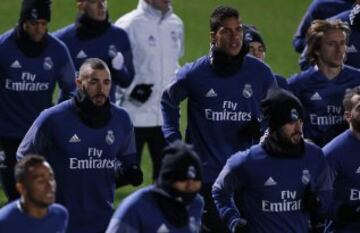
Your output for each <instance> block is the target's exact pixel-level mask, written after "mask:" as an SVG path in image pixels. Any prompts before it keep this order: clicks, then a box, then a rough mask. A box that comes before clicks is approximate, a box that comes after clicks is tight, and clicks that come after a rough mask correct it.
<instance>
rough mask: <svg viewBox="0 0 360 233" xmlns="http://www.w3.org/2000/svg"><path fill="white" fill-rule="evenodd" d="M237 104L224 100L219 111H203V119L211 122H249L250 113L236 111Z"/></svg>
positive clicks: (207, 109)
mask: <svg viewBox="0 0 360 233" xmlns="http://www.w3.org/2000/svg"><path fill="white" fill-rule="evenodd" d="M237 108H238V103H236V102H233V101H229V100H225V101H223V103H222V110H221V111H214V110H213V109H210V108H206V109H205V118H206V119H207V120H211V121H250V120H251V112H242V111H238V110H237Z"/></svg>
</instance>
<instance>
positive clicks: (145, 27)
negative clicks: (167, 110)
mask: <svg viewBox="0 0 360 233" xmlns="http://www.w3.org/2000/svg"><path fill="white" fill-rule="evenodd" d="M115 25H116V26H118V27H121V28H123V29H124V30H125V31H126V32H127V33H128V36H129V39H130V44H131V49H132V54H133V57H134V58H133V63H134V67H135V77H134V81H133V82H132V84H131V85H130V87H129V88H127V89H126V90H125V98H124V100H123V103H122V106H123V107H124V108H125V109H126V110H127V111H128V112H129V114H130V116H131V118H132V121H133V123H134V126H135V127H153V126H161V125H162V124H163V119H162V115H161V110H160V100H161V95H162V92H163V90H164V89H165V87H166V86H167V85H168V84H169V83H170V80H171V78H172V77H173V76H174V73H175V71H176V69H177V68H178V59H179V58H180V57H181V56H182V55H183V52H184V47H183V43H184V39H183V38H184V26H183V22H182V21H181V19H180V18H179V17H178V16H176V15H175V14H174V13H173V11H172V9H170V10H169V11H168V12H167V13H166V14H165V15H164V16H163V15H162V13H161V11H159V10H156V9H154V8H153V7H151V6H150V5H149V4H148V3H146V2H145V1H144V0H139V4H138V6H137V9H135V10H133V11H131V12H129V13H127V14H126V15H124V16H122V17H121V18H119V19H118V20H117V21H116V23H115ZM140 83H146V84H154V86H153V87H152V90H153V92H152V94H151V96H150V98H149V99H148V100H147V101H146V102H145V103H143V104H141V103H139V102H136V101H134V100H132V99H131V98H129V94H130V93H131V91H132V89H133V88H134V86H135V85H137V84H140Z"/></svg>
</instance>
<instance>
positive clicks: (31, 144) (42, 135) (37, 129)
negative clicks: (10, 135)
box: [16, 110, 51, 160]
mask: <svg viewBox="0 0 360 233" xmlns="http://www.w3.org/2000/svg"><path fill="white" fill-rule="evenodd" d="M45 112H46V110H45ZM43 115H44V112H43V113H41V114H40V116H39V117H38V118H37V119H36V120H35V121H34V123H33V125H32V126H31V127H30V129H29V130H28V132H27V133H26V135H25V137H24V138H23V140H22V141H21V143H20V145H19V147H18V150H17V152H16V158H17V160H21V159H22V158H23V157H24V156H26V155H27V154H38V155H42V156H45V154H46V151H47V149H48V148H49V147H50V144H51V143H50V137H49V136H48V135H47V134H46V132H45V130H44V125H43V120H44V117H43Z"/></svg>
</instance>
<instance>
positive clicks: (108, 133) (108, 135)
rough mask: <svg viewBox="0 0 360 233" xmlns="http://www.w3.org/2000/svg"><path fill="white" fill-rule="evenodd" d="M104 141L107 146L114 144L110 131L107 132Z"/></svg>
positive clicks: (112, 133) (112, 134)
mask: <svg viewBox="0 0 360 233" xmlns="http://www.w3.org/2000/svg"><path fill="white" fill-rule="evenodd" d="M105 141H106V143H107V144H108V145H112V144H113V143H114V142H115V135H114V132H113V131H112V130H108V131H107V134H106V137H105Z"/></svg>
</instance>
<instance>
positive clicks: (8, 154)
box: [0, 137, 21, 202]
mask: <svg viewBox="0 0 360 233" xmlns="http://www.w3.org/2000/svg"><path fill="white" fill-rule="evenodd" d="M20 143H21V139H18V138H3V137H1V138H0V149H2V150H3V152H4V155H5V158H3V159H4V160H2V161H0V177H1V182H2V185H3V189H4V192H5V195H6V196H7V198H8V201H9V202H10V201H13V200H15V199H17V198H19V197H20V195H19V193H18V192H17V191H16V188H15V178H14V167H15V164H16V151H17V149H18V147H19V145H20Z"/></svg>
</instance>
